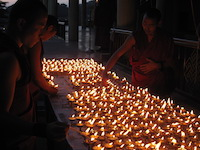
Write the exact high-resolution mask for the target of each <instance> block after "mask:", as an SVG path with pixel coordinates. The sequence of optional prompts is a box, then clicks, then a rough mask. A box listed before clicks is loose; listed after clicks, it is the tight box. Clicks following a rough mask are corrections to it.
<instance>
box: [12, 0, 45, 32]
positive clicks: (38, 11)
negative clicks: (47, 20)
mask: <svg viewBox="0 0 200 150" xmlns="http://www.w3.org/2000/svg"><path fill="white" fill-rule="evenodd" d="M42 15H47V8H46V7H45V5H44V4H43V3H42V2H41V1H39V0H18V1H17V2H16V3H15V4H14V5H13V7H12V9H11V12H10V15H9V26H8V27H10V28H14V27H15V25H16V23H17V20H18V19H19V18H23V19H25V20H26V24H27V26H28V25H30V24H32V23H33V22H34V21H35V20H36V19H37V18H38V16H42Z"/></svg>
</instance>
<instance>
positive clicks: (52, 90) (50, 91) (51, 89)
mask: <svg viewBox="0 0 200 150" xmlns="http://www.w3.org/2000/svg"><path fill="white" fill-rule="evenodd" d="M48 93H49V94H50V95H52V96H53V95H57V93H58V89H57V88H54V87H50V88H49V90H48Z"/></svg>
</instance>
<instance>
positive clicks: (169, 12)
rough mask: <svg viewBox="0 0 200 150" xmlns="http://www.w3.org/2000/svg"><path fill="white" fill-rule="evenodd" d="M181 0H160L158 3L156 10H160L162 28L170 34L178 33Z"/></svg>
mask: <svg viewBox="0 0 200 150" xmlns="http://www.w3.org/2000/svg"><path fill="white" fill-rule="evenodd" d="M180 3H181V0H176V1H174V0H159V1H156V8H157V9H159V10H160V12H161V15H162V18H161V27H162V28H163V29H164V30H166V31H168V32H169V33H174V32H175V31H177V30H178V29H177V24H178V17H179V7H177V6H178V5H180Z"/></svg>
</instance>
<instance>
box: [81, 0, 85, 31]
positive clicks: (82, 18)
mask: <svg viewBox="0 0 200 150" xmlns="http://www.w3.org/2000/svg"><path fill="white" fill-rule="evenodd" d="M81 25H82V29H85V28H86V0H82V8H81Z"/></svg>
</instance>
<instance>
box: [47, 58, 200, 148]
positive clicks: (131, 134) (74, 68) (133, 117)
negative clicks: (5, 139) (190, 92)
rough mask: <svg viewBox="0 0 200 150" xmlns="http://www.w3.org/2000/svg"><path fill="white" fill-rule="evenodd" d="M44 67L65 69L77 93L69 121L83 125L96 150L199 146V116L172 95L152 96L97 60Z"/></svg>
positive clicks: (58, 62) (52, 63) (72, 97)
mask: <svg viewBox="0 0 200 150" xmlns="http://www.w3.org/2000/svg"><path fill="white" fill-rule="evenodd" d="M43 66H44V67H43V69H44V70H43V71H45V72H54V71H55V68H56V72H63V73H65V74H66V75H67V76H68V77H69V79H70V81H71V83H72V84H73V86H74V89H75V91H74V92H72V93H70V94H68V95H67V99H68V100H69V101H70V103H71V106H72V107H73V108H74V110H75V112H76V113H75V114H73V115H72V116H71V117H70V118H69V120H71V121H72V122H73V123H75V124H76V126H78V127H80V133H81V134H82V135H83V136H84V137H85V142H86V143H87V144H89V145H90V146H91V148H92V149H94V150H105V149H116V150H125V149H131V150H134V149H141V150H143V149H146V150H149V149H156V150H158V149H160V150H168V149H170V150H171V149H172V150H176V149H178V150H186V149H189V150H190V149H191V150H197V149H200V116H199V117H197V116H196V115H195V114H194V112H193V111H187V110H186V109H185V108H184V107H180V106H178V105H175V104H174V103H173V101H172V100H170V99H167V100H165V99H160V98H159V97H157V96H154V95H151V94H150V93H149V92H148V89H142V88H140V87H134V86H133V85H131V84H130V83H129V82H128V81H127V80H126V79H125V78H123V79H120V78H119V77H118V76H117V75H116V73H114V72H108V75H109V79H108V81H107V85H106V86H103V85H101V81H102V78H101V72H102V71H103V70H104V67H103V65H102V64H98V63H97V62H95V61H94V60H93V59H76V60H64V59H61V60H55V59H54V60H45V61H44V63H43Z"/></svg>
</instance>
